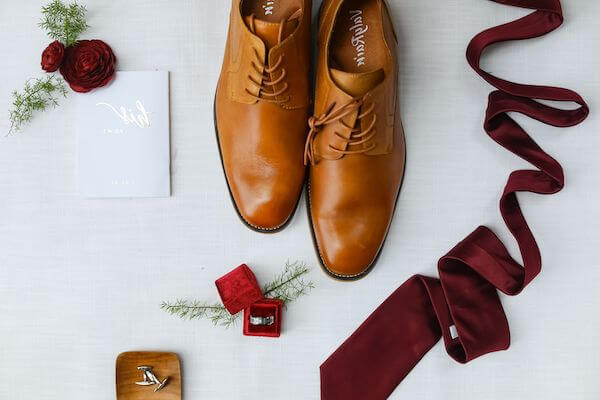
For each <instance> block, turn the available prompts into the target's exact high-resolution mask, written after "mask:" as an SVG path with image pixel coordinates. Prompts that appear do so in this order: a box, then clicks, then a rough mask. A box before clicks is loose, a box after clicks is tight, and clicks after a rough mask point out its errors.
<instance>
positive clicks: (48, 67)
mask: <svg viewBox="0 0 600 400" xmlns="http://www.w3.org/2000/svg"><path fill="white" fill-rule="evenodd" d="M64 55H65V46H64V45H63V44H62V43H61V42H59V41H58V40H55V41H54V42H52V43H50V44H49V45H48V47H46V50H44V52H43V53H42V69H43V70H44V71H46V72H54V71H56V70H57V69H58V67H60V63H61V62H62V60H63V57H64Z"/></svg>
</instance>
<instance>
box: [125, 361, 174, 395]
mask: <svg viewBox="0 0 600 400" xmlns="http://www.w3.org/2000/svg"><path fill="white" fill-rule="evenodd" d="M140 365H148V366H151V367H153V370H152V372H154V374H156V376H157V377H158V379H160V380H163V379H165V378H166V377H167V376H168V377H169V382H168V383H167V385H166V386H165V387H164V388H163V389H162V390H161V391H159V392H157V393H154V388H155V386H138V385H136V384H135V382H137V381H141V380H143V379H142V373H141V371H139V370H138V369H137V367H138V366H140ZM116 374H117V377H116V386H117V400H181V366H180V363H179V357H178V356H177V354H175V353H162V352H150V351H130V352H126V353H121V354H119V356H118V357H117V365H116Z"/></svg>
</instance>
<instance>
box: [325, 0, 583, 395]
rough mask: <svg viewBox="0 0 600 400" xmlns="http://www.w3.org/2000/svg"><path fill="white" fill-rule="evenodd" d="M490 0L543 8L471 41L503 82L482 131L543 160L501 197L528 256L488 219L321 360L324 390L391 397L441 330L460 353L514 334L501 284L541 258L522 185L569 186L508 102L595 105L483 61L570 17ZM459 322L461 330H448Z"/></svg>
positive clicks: (556, 114) (563, 115)
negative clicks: (509, 246) (497, 48)
mask: <svg viewBox="0 0 600 400" xmlns="http://www.w3.org/2000/svg"><path fill="white" fill-rule="evenodd" d="M492 1H495V2H497V3H502V4H506V5H511V6H517V7H523V8H528V9H534V10H536V11H534V12H533V13H531V14H529V15H527V16H525V17H523V18H520V19H518V20H516V21H513V22H510V23H507V24H504V25H501V26H497V27H494V28H491V29H488V30H486V31H483V32H481V33H480V34H478V35H477V36H475V37H474V38H473V40H472V41H471V43H470V44H469V46H468V48H467V60H468V61H469V64H470V65H471V67H472V68H473V69H474V70H475V71H476V72H477V73H478V74H479V75H480V76H481V77H482V78H483V79H485V80H486V81H487V82H489V83H490V84H491V85H493V86H495V87H496V88H497V89H498V90H496V91H494V92H492V93H491V94H490V96H489V103H488V109H487V112H486V116H485V123H484V129H485V131H486V132H487V134H488V135H489V136H490V137H491V138H492V139H494V140H495V141H496V142H497V143H498V144H499V145H501V146H503V147H504V148H506V149H507V150H509V151H511V152H512V153H514V154H516V155H518V156H519V157H521V158H523V159H524V160H526V161H528V162H530V163H531V164H533V165H534V166H535V167H536V168H538V169H537V170H519V171H514V172H512V173H511V174H510V176H509V178H508V182H507V184H506V187H505V189H504V193H503V195H502V197H501V199H500V212H501V214H502V217H503V218H504V221H505V223H506V225H507V227H508V228H509V230H510V231H511V233H512V235H513V236H514V238H515V239H516V241H517V243H518V245H519V249H520V252H521V256H522V259H523V266H521V265H520V264H519V263H517V262H516V261H515V260H514V259H513V258H512V257H511V256H510V254H509V253H508V251H507V250H506V248H505V246H504V244H503V243H502V242H501V241H500V239H498V237H497V236H496V235H495V234H494V233H493V232H492V231H491V230H490V229H488V228H486V227H484V226H480V227H478V228H477V229H476V230H475V231H474V232H473V233H471V234H470V235H469V236H467V237H466V238H465V239H464V240H463V241H462V242H460V243H459V244H458V245H456V247H454V248H453V249H452V250H450V251H449V252H448V254H446V255H445V256H443V257H442V258H440V260H439V262H438V272H439V276H440V277H439V279H435V278H430V277H425V276H421V275H416V276H414V277H412V278H410V279H409V280H408V281H406V282H405V283H404V284H403V285H402V286H400V287H399V288H398V289H397V290H396V291H395V292H394V293H392V295H391V296H390V297H388V298H387V299H386V300H385V301H384V302H383V303H382V304H381V305H380V306H379V307H378V308H377V309H376V310H375V311H374V312H373V313H372V314H371V315H370V316H369V317H368V318H367V320H366V321H365V322H364V323H363V324H362V325H361V326H360V327H359V328H358V329H357V330H356V331H355V332H354V333H353V334H352V336H350V337H349V338H348V339H347V340H346V341H345V342H344V343H343V344H342V345H341V346H340V347H339V348H338V349H337V350H336V351H335V353H333V354H332V355H331V356H330V357H329V358H328V359H327V360H326V361H325V362H324V363H323V364H322V365H321V399H323V400H337V399H344V400H348V399H361V400H369V399H384V398H387V397H388V396H389V395H390V394H391V393H392V391H393V390H394V389H395V388H396V386H397V385H398V384H399V383H400V382H401V381H402V380H403V379H404V377H405V376H406V375H407V374H408V373H409V372H410V370H411V369H412V368H413V367H414V366H415V365H416V364H417V363H418V362H419V360H420V359H421V358H422V357H423V356H424V355H425V354H426V353H427V352H428V351H429V350H430V349H431V348H432V347H433V346H434V345H435V344H436V343H437V342H438V341H439V339H440V337H443V338H444V343H445V345H446V350H447V352H448V354H449V355H450V356H451V357H452V358H454V359H455V360H456V361H458V362H460V363H466V362H468V361H470V360H473V359H474V358H476V357H479V356H481V355H483V354H486V353H490V352H493V351H498V350H504V349H507V348H508V346H509V344H510V333H509V328H508V322H507V320H506V316H505V314H504V310H503V309H502V304H501V302H500V299H499V296H498V293H497V290H500V291H501V292H503V293H505V294H507V295H516V294H519V293H520V292H521V291H522V290H523V289H524V288H525V287H526V286H527V285H528V284H529V283H530V282H531V281H532V280H533V279H534V278H535V277H536V275H537V274H538V273H539V272H540V270H541V265H542V263H541V257H540V251H539V248H538V246H537V244H536V241H535V238H534V237H533V234H532V233H531V231H530V229H529V226H528V225H527V222H526V221H525V218H524V216H523V213H522V211H521V208H520V206H519V202H518V200H517V196H516V193H517V192H532V193H538V194H552V193H556V192H558V191H560V190H561V189H562V188H563V185H564V175H563V170H562V168H561V166H560V164H559V163H558V162H557V161H556V160H554V159H553V158H552V157H550V156H549V155H548V154H547V153H546V152H544V151H543V150H542V149H541V148H540V147H539V146H538V145H537V144H536V143H535V142H534V141H533V140H532V139H531V137H530V136H529V135H528V134H527V133H526V132H525V131H524V130H523V129H522V128H521V127H520V126H519V125H518V124H517V123H516V122H515V121H514V120H513V119H511V118H510V117H509V116H508V114H507V112H511V111H512V112H518V113H521V114H524V115H526V116H528V117H531V118H534V119H537V120H539V121H541V122H543V123H546V124H549V125H554V126H558V127H567V126H573V125H577V124H579V123H580V122H582V121H583V120H584V119H585V118H586V117H587V115H588V112H589V110H588V106H587V105H586V103H585V101H584V100H583V99H582V98H581V96H579V95H578V94H577V93H575V92H573V91H571V90H568V89H562V88H556V87H548V86H533V85H523V84H518V83H513V82H509V81H506V80H503V79H500V78H497V77H495V76H493V75H491V74H489V73H487V72H485V71H483V70H482V69H481V68H480V67H479V60H480V58H481V55H482V53H483V51H484V49H485V48H486V47H487V46H489V45H491V44H493V43H497V42H503V41H507V40H521V39H530V38H534V37H538V36H542V35H544V34H546V33H548V32H551V31H553V30H554V29H556V28H557V27H558V26H560V25H561V24H562V22H563V15H562V10H561V6H560V1H559V0H521V1H518V0H512V1H510V0H492ZM536 99H543V100H554V101H560V102H575V103H577V104H578V105H579V107H578V108H577V109H574V110H561V109H558V108H554V107H550V106H547V105H543V104H541V103H540V102H538V101H536ZM452 326H454V327H455V328H456V332H457V333H458V337H456V335H453V334H452V333H451V327H452ZM453 336H454V337H453Z"/></svg>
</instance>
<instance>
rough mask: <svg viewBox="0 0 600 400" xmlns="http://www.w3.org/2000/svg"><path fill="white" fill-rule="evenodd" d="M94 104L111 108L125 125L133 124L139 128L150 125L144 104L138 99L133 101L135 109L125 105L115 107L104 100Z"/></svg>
mask: <svg viewBox="0 0 600 400" xmlns="http://www.w3.org/2000/svg"><path fill="white" fill-rule="evenodd" d="M96 105H97V106H104V107H107V108H109V109H110V110H112V112H114V113H115V115H116V116H117V117H118V118H119V119H120V120H121V121H123V123H124V124H125V125H129V124H134V125H136V126H138V127H139V128H148V127H149V126H150V119H149V117H148V115H149V112H148V111H146V108H145V107H144V104H143V103H142V102H141V101H140V100H137V101H136V102H135V111H134V110H132V109H130V108H129V109H128V108H126V107H125V106H120V107H119V108H117V107H115V106H113V105H112V104H110V103H105V102H100V103H96Z"/></svg>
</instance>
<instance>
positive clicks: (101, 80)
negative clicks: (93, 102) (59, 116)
mask: <svg viewBox="0 0 600 400" xmlns="http://www.w3.org/2000/svg"><path fill="white" fill-rule="evenodd" d="M116 62H117V58H116V57H115V55H114V53H113V51H112V49H111V48H110V47H109V46H108V45H107V44H106V43H104V42H103V41H102V40H80V41H78V42H77V43H75V44H74V45H73V46H69V47H67V48H66V49H65V59H64V61H63V63H62V65H61V66H60V73H61V74H62V76H63V78H65V81H67V83H68V84H69V86H71V89H73V90H74V91H76V92H80V93H85V92H89V91H90V90H92V89H95V88H97V87H100V86H104V85H106V84H108V83H109V82H110V81H111V80H112V78H113V76H114V74H115V63H116Z"/></svg>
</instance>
